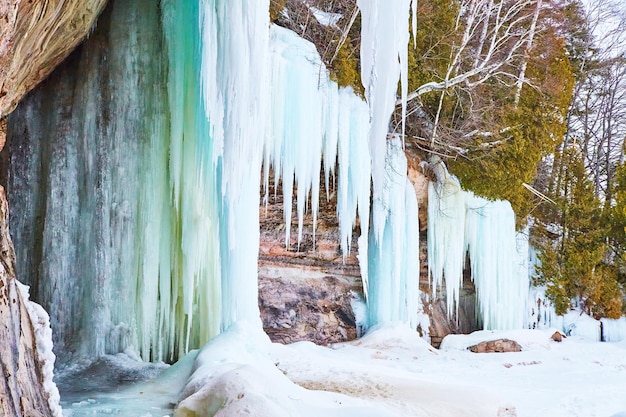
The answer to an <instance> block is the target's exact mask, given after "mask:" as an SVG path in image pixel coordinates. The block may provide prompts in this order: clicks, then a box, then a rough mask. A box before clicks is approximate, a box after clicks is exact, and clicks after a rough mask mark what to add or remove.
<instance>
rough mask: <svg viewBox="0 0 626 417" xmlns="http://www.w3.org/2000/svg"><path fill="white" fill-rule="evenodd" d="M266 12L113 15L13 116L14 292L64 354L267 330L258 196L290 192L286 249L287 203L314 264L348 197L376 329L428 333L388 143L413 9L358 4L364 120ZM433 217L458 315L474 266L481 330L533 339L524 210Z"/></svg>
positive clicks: (152, 8)
mask: <svg viewBox="0 0 626 417" xmlns="http://www.w3.org/2000/svg"><path fill="white" fill-rule="evenodd" d="M268 3H269V2H268V0H259V1H254V2H250V1H244V0H233V1H228V2H226V1H223V0H202V1H199V2H186V1H183V0H172V1H163V2H161V3H160V4H155V3H153V2H147V1H138V2H134V1H133V2H123V1H113V2H112V3H111V4H110V6H109V7H108V8H107V11H106V12H105V13H104V15H103V16H102V17H101V19H100V22H99V24H98V26H97V28H96V29H95V31H94V33H93V35H92V36H91V37H90V38H89V39H88V40H87V41H86V43H85V45H83V46H82V47H81V48H80V49H79V50H78V51H76V52H75V53H74V54H73V55H72V56H71V57H70V58H69V61H68V62H67V63H66V64H65V65H63V66H62V67H61V68H60V69H58V70H57V71H55V73H54V74H53V75H52V76H51V79H50V81H49V82H47V83H45V84H44V85H43V86H41V87H40V88H39V89H38V90H37V91H36V92H34V93H33V94H31V95H30V97H28V98H27V99H26V100H25V102H24V103H23V104H22V105H21V106H20V107H19V108H18V109H17V110H16V111H15V112H14V113H13V114H12V115H11V116H10V120H9V126H10V127H9V129H10V131H9V135H10V137H11V138H13V140H12V143H11V144H10V147H11V168H10V170H11V172H10V178H9V184H8V185H9V196H10V199H11V201H10V204H11V206H12V207H13V208H14V213H15V214H14V216H13V218H12V225H11V229H12V230H13V231H14V232H15V231H20V232H19V233H18V234H16V235H15V236H14V240H15V244H16V247H17V248H18V256H19V257H18V260H17V261H18V262H17V263H18V268H19V276H21V277H23V278H24V279H25V280H26V281H27V283H28V284H29V285H31V292H32V294H33V296H34V298H35V299H37V300H38V301H39V302H40V303H42V304H43V305H44V306H45V308H46V309H47V310H48V311H49V312H50V313H51V323H52V326H53V328H54V329H55V333H54V338H55V339H54V341H55V345H56V349H57V351H58V352H61V353H63V354H66V355H67V356H71V355H73V354H75V355H77V356H91V357H97V356H101V355H103V354H107V353H117V352H123V351H125V350H126V349H129V348H130V349H133V350H136V351H137V352H139V353H140V354H141V357H142V358H144V359H151V360H175V359H176V358H178V357H179V356H180V355H182V354H183V353H185V352H187V351H188V350H189V349H192V348H196V347H199V346H202V345H203V344H205V343H206V342H207V341H208V340H209V339H211V338H212V337H213V336H215V335H216V334H218V333H219V332H221V331H223V330H225V329H226V328H228V327H229V326H231V325H232V324H233V323H235V322H239V321H246V322H249V323H252V324H253V325H255V326H260V325H261V324H260V320H259V310H258V304H257V298H258V295H257V261H258V249H259V205H260V204H261V198H260V196H261V190H260V187H261V186H263V189H262V191H263V192H264V193H265V196H266V198H267V196H268V195H269V193H270V192H276V191H277V189H278V182H279V181H280V183H281V185H282V192H283V201H284V219H285V223H286V231H287V232H286V236H285V241H286V244H287V245H291V230H292V227H291V222H292V216H293V215H294V213H292V203H294V204H295V207H296V208H295V216H294V217H295V218H297V219H298V220H297V221H298V226H297V242H298V244H299V243H300V242H301V240H302V233H303V218H304V216H305V214H311V215H312V217H313V219H314V221H313V224H315V219H316V217H317V214H318V204H319V199H320V198H329V195H330V194H331V191H336V194H337V218H338V222H339V226H340V245H341V249H342V251H343V253H344V256H345V255H346V254H348V253H349V251H350V250H352V249H353V248H351V242H352V233H353V230H354V228H355V227H356V226H357V225H358V226H359V228H360V231H361V235H360V237H359V238H358V259H359V262H360V268H361V275H362V279H363V285H364V291H365V295H366V298H367V304H368V314H367V316H368V320H369V323H368V324H369V325H370V326H373V325H376V324H379V323H383V322H389V321H402V322H404V323H406V324H409V325H411V326H413V327H414V326H415V325H416V322H417V313H418V310H419V308H420V297H419V295H420V294H419V289H418V278H419V264H418V259H419V248H418V235H419V231H418V225H417V219H418V217H417V210H418V208H417V202H416V198H415V192H414V190H413V187H412V186H411V184H410V182H409V181H408V179H407V161H406V158H405V155H404V149H403V141H402V136H403V135H402V132H396V133H395V134H392V135H389V132H388V130H389V120H390V116H391V114H392V112H393V111H394V109H395V106H396V102H397V97H396V95H397V89H398V83H399V81H400V86H401V89H400V92H401V94H400V95H401V100H400V102H399V103H400V104H399V105H402V108H403V109H405V108H406V102H405V101H406V100H405V98H406V95H407V94H406V93H407V91H406V88H407V86H406V78H407V74H406V62H407V55H406V46H407V45H408V43H409V19H408V18H407V14H408V12H409V9H410V8H411V7H413V8H414V7H415V4H416V2H415V1H410V0H401V1H397V2H395V1H394V2H392V3H393V4H391V3H384V4H383V2H382V1H380V0H378V1H371V2H367V1H359V2H358V4H359V7H360V8H361V13H362V22H363V24H362V31H363V32H362V49H361V54H362V67H361V69H362V79H363V83H364V86H365V93H366V94H365V95H366V98H365V100H363V99H362V98H360V97H358V96H357V95H355V94H354V92H353V91H352V90H351V89H350V88H340V87H338V86H337V84H336V83H335V82H334V81H332V80H331V79H330V77H329V73H328V71H327V70H326V68H325V67H324V65H323V64H322V60H321V59H320V57H319V54H318V52H317V50H316V48H315V46H314V45H313V44H311V43H309V42H307V41H304V40H303V39H301V38H300V37H298V36H297V35H296V34H295V33H293V32H290V31H288V30H286V29H284V28H280V27H276V26H271V25H270V24H269V16H268V7H269V4H268ZM383 10H384V12H383ZM322 173H323V174H322ZM270 178H274V181H275V183H274V184H270ZM323 187H325V191H326V192H325V193H324V192H323V191H321V190H323ZM324 194H326V195H324ZM294 195H295V201H294V200H293V198H294ZM430 199H431V204H430V206H429V223H430V224H429V252H430V255H429V256H430V268H431V273H432V274H433V277H434V280H435V283H436V285H441V283H442V278H443V276H444V271H445V276H446V278H447V279H446V285H447V295H448V297H450V299H449V300H450V302H449V303H448V305H449V307H450V308H453V307H452V306H453V305H454V302H455V300H456V297H458V287H459V281H458V279H459V277H460V276H461V271H462V269H463V265H464V260H465V251H466V250H469V254H470V258H471V259H472V275H473V277H474V279H475V282H476V288H477V291H478V293H479V296H478V298H479V303H480V307H481V311H482V314H483V322H484V323H485V326H488V327H505V328H510V327H515V326H517V327H521V326H522V325H523V322H521V321H520V320H518V318H517V316H516V314H517V312H520V311H523V308H524V306H523V303H524V302H525V298H524V297H523V292H524V291H526V292H527V285H528V281H527V277H526V281H524V280H523V279H520V280H516V277H518V276H519V277H521V276H522V275H523V274H524V272H523V269H524V264H523V263H517V262H518V261H516V259H518V255H517V251H516V246H515V231H514V217H513V214H512V211H511V210H510V206H508V204H507V203H504V202H494V203H489V202H486V201H485V200H482V199H479V198H477V197H474V196H472V195H471V194H470V193H465V192H461V191H459V186H458V183H455V182H454V180H453V179H450V180H449V181H447V182H445V183H442V184H439V185H433V186H431V190H430ZM314 227H315V226H314ZM313 232H315V230H314V231H313ZM485 255H488V256H485ZM493 260H496V262H493ZM448 277H449V278H448ZM524 287H526V288H524ZM520 314H521V313H520ZM60 356H62V355H60Z"/></svg>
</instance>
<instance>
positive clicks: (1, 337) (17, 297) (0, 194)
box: [0, 187, 53, 417]
mask: <svg viewBox="0 0 626 417" xmlns="http://www.w3.org/2000/svg"><path fill="white" fill-rule="evenodd" d="M17 285H18V284H17V279H16V277H15V253H14V250H13V244H12V243H11V238H10V236H9V228H8V208H7V202H6V197H5V193H4V188H2V187H0V373H2V374H3V376H4V382H5V383H4V384H0V415H1V416H12V417H39V416H41V417H51V416H53V413H52V410H51V408H50V405H49V403H48V401H49V394H48V393H47V392H46V391H45V389H44V386H43V383H42V382H43V379H44V377H43V371H42V362H41V360H42V358H39V355H38V352H37V340H36V336H35V329H34V327H33V324H32V322H31V320H30V316H29V313H28V311H27V308H26V303H27V302H28V300H25V299H23V298H22V294H21V292H20V291H19V289H18V288H17Z"/></svg>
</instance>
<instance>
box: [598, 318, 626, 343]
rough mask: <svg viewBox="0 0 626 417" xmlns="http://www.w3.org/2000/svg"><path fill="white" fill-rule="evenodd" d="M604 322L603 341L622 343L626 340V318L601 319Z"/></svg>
mask: <svg viewBox="0 0 626 417" xmlns="http://www.w3.org/2000/svg"><path fill="white" fill-rule="evenodd" d="M600 322H602V341H603V342H621V341H622V340H626V317H620V318H619V319H607V318H602V319H600Z"/></svg>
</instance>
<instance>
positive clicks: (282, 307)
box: [259, 261, 362, 345]
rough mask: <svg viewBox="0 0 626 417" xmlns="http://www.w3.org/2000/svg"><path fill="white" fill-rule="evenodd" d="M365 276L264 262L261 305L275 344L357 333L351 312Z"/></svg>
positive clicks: (331, 340) (319, 341)
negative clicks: (355, 295) (345, 274)
mask: <svg viewBox="0 0 626 417" xmlns="http://www.w3.org/2000/svg"><path fill="white" fill-rule="evenodd" d="M361 290H362V288H361V287H360V280H359V279H358V278H356V277H352V278H350V277H348V276H343V275H339V274H332V273H328V272H327V271H324V270H322V269H320V268H317V267H312V266H305V265H302V266H297V265H288V264H279V263H276V262H273V263H268V262H267V261H262V262H261V267H260V268H259V309H260V311H261V319H262V321H263V328H264V330H265V332H266V333H267V334H268V335H269V337H270V339H271V340H272V341H273V342H278V343H294V342H299V341H303V340H307V341H312V342H314V343H317V344H320V345H326V344H329V343H338V342H345V341H348V340H353V339H355V338H356V336H357V326H356V320H355V315H354V312H353V310H352V305H351V303H352V301H353V299H354V294H355V293H356V292H360V291H361Z"/></svg>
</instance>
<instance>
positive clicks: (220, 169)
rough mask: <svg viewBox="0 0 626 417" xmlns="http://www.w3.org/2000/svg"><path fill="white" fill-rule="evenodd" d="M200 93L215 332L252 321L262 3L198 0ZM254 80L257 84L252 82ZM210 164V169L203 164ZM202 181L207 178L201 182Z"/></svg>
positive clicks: (262, 92) (262, 98)
mask: <svg viewBox="0 0 626 417" xmlns="http://www.w3.org/2000/svg"><path fill="white" fill-rule="evenodd" d="M200 16H201V22H202V40H203V42H202V50H201V53H202V71H201V74H202V87H203V88H202V94H203V99H204V107H205V111H206V117H207V118H208V120H209V123H210V126H211V130H210V132H211V133H212V135H213V137H214V144H213V147H214V148H213V158H214V159H213V161H210V160H209V159H208V158H207V159H205V161H204V163H205V164H206V166H204V167H203V168H204V169H205V170H206V171H207V172H210V171H215V172H216V174H217V180H218V185H219V187H220V191H221V195H219V196H218V199H217V200H218V201H222V203H221V206H220V207H219V225H220V236H221V241H220V243H221V246H220V249H221V275H222V284H221V286H222V323H221V326H222V329H225V328H228V327H229V326H230V325H231V324H233V323H234V322H236V321H238V320H246V321H251V322H255V323H256V322H258V324H259V325H260V318H259V310H258V294H257V267H258V266H257V256H258V250H259V215H258V207H259V184H260V179H261V178H260V170H261V160H262V151H263V132H264V131H265V127H264V124H265V120H266V115H265V113H264V111H265V109H267V107H268V101H269V100H268V97H269V94H268V91H267V90H266V88H267V87H266V83H264V82H263V81H262V80H264V79H265V71H266V68H267V54H268V43H269V33H268V26H269V0H260V1H254V2H246V1H242V0H237V1H228V2H225V1H220V0H204V1H202V2H201V14H200ZM260 80H261V81H260ZM211 162H213V164H210V163H211ZM209 179H210V178H209Z"/></svg>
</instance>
